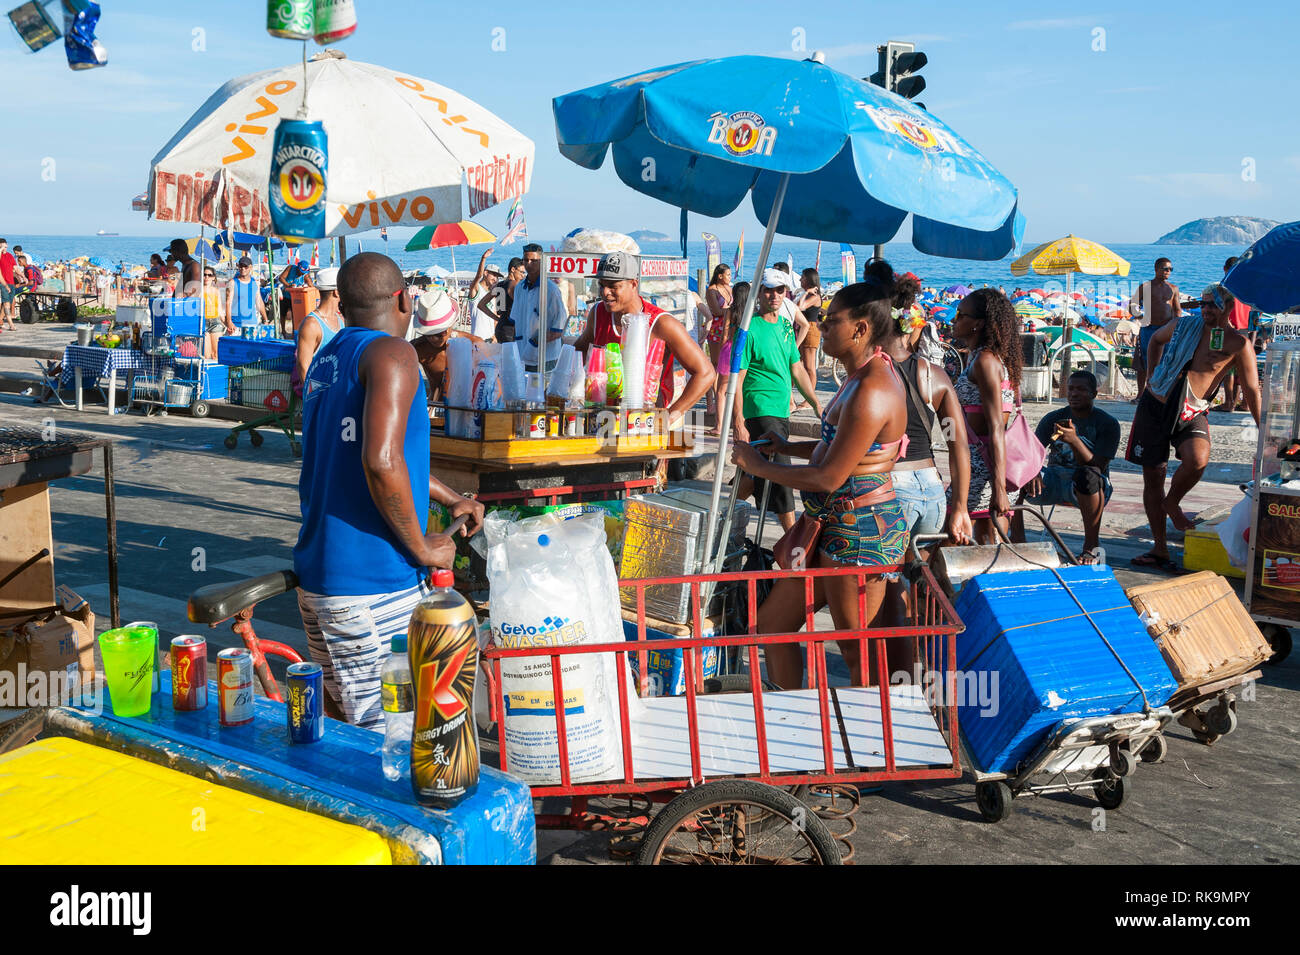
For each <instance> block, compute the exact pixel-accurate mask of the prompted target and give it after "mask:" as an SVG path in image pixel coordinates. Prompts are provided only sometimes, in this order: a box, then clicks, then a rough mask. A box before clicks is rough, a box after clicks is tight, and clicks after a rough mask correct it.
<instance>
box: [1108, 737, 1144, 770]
mask: <svg viewBox="0 0 1300 955" xmlns="http://www.w3.org/2000/svg"><path fill="white" fill-rule="evenodd" d="M1136 769H1137V760H1136V759H1134V758H1133V754H1132V753H1130V752H1129V751H1128V750H1126V749H1120V748H1119V747H1118V746H1115V745H1112V746H1111V748H1110V771H1111V772H1112V773H1114V774H1115V775H1116V776H1132V775H1133V771H1134V770H1136Z"/></svg>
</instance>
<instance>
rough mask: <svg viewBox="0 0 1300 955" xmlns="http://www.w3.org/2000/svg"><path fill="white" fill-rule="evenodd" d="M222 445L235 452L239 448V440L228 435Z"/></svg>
mask: <svg viewBox="0 0 1300 955" xmlns="http://www.w3.org/2000/svg"><path fill="white" fill-rule="evenodd" d="M221 443H222V444H224V445H225V446H226V447H227V448H229V449H230V450H231V451H233V450H235V448H236V447H238V446H239V438H238V437H236V436H235V435H233V434H228V435H226V437H225V438H224V439H223V440H222V442H221Z"/></svg>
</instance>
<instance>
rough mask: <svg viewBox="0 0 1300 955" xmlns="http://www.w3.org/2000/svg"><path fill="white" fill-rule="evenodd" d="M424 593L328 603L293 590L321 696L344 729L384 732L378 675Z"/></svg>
mask: <svg viewBox="0 0 1300 955" xmlns="http://www.w3.org/2000/svg"><path fill="white" fill-rule="evenodd" d="M426 593H428V590H427V589H425V587H424V584H423V583H421V584H419V585H417V586H415V587H412V588H411V589H410V590H403V591H401V592H399V593H393V594H368V595H363V596H350V597H327V596H323V595H321V594H313V593H309V592H307V591H305V590H303V589H302V588H301V587H299V588H298V610H299V612H300V613H301V614H302V626H303V629H304V630H306V631H307V652H308V653H309V654H310V655H311V658H312V660H314V661H315V662H317V663H319V664H320V665H321V669H322V670H324V671H325V672H324V681H323V682H324V684H325V692H326V693H327V694H329V697H330V699H332V700H333V701H334V702H335V704H337V706H338V708H339V710H341V711H342V713H343V716H344V719H346V720H347V721H348V722H349V723H352V724H354V725H356V726H363V727H365V728H366V729H377V730H381V731H382V730H383V728H384V712H383V707H382V706H381V704H380V698H379V671H380V670H381V669H383V666H384V661H385V660H387V659H388V655H389V653H390V652H391V648H392V642H393V637H394V636H395V635H397V634H399V633H406V628H407V625H408V624H409V623H410V622H411V611H412V610H414V609H415V605H416V604H417V603H419V602H420V598H421V597H422V596H424V595H425V594H426Z"/></svg>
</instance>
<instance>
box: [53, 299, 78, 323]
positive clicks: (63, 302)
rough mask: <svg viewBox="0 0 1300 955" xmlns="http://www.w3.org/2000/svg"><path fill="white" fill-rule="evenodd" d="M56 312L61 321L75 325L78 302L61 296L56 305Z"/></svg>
mask: <svg viewBox="0 0 1300 955" xmlns="http://www.w3.org/2000/svg"><path fill="white" fill-rule="evenodd" d="M54 314H55V315H57V316H58V318H59V321H61V322H67V323H68V324H69V325H75V324H76V321H77V304H76V303H75V302H74V301H72V299H70V298H61V299H59V304H58V305H56V306H54Z"/></svg>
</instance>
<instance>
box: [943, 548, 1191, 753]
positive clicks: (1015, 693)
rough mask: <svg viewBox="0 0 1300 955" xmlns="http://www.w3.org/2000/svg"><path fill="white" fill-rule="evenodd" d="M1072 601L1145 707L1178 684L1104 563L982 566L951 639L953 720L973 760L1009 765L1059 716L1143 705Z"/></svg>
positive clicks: (960, 603) (964, 596) (965, 594)
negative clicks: (996, 569) (996, 570)
mask: <svg viewBox="0 0 1300 955" xmlns="http://www.w3.org/2000/svg"><path fill="white" fill-rule="evenodd" d="M1057 574H1059V575H1060V577H1059V579H1058V577H1057ZM1062 581H1064V584H1063V583H1062ZM1067 587H1068V590H1067ZM1071 594H1073V598H1072V597H1071ZM1074 598H1077V600H1078V603H1076V602H1075V599H1074ZM1080 604H1082V606H1083V608H1084V609H1086V610H1087V611H1088V612H1089V614H1090V615H1091V617H1092V619H1093V620H1094V621H1096V624H1097V627H1098V628H1100V630H1101V633H1102V634H1104V635H1105V637H1106V641H1109V643H1110V645H1111V646H1112V647H1114V650H1115V653H1117V654H1118V655H1119V656H1120V658H1122V659H1123V661H1124V665H1125V666H1127V667H1128V669H1129V670H1130V671H1132V673H1133V677H1135V678H1136V679H1137V681H1138V683H1140V684H1141V687H1142V689H1143V690H1145V691H1146V698H1147V702H1148V703H1149V704H1150V705H1151V706H1153V707H1154V706H1161V705H1163V704H1164V703H1166V702H1168V700H1169V698H1170V697H1171V696H1172V695H1173V694H1174V692H1175V691H1176V690H1177V689H1178V683H1177V681H1176V680H1175V679H1174V677H1173V675H1172V674H1171V673H1170V672H1169V667H1168V666H1167V665H1166V664H1165V661H1164V658H1163V657H1162V656H1161V654H1160V650H1159V648H1158V647H1157V646H1156V644H1155V642H1154V641H1153V640H1152V639H1151V637H1150V635H1149V634H1148V633H1147V629H1146V626H1145V625H1144V624H1143V623H1142V621H1141V620H1140V619H1138V615H1137V612H1136V611H1135V610H1134V609H1133V605H1132V604H1131V603H1130V602H1129V600H1128V597H1126V596H1125V594H1124V590H1123V588H1121V587H1120V585H1119V583H1118V582H1117V581H1116V580H1115V575H1114V573H1113V572H1112V571H1111V570H1110V568H1108V567H1105V566H1100V565H1098V566H1092V567H1062V568H1059V569H1058V570H1056V571H1055V572H1053V571H1051V570H1033V571H1024V572H1020V573H1014V574H981V575H979V576H977V577H974V578H972V579H971V580H970V581H968V582H967V583H966V586H965V587H964V588H963V589H962V592H961V594H960V595H959V596H958V598H957V603H956V610H957V615H958V616H959V617H960V618H961V620H962V622H963V623H964V624H965V625H966V629H965V631H964V632H963V633H961V634H959V635H958V637H957V670H958V693H959V698H958V720H959V723H960V725H961V728H962V733H963V735H964V737H965V740H966V745H967V749H968V750H969V751H970V754H971V756H972V757H973V759H974V760H975V763H976V768H978V769H980V770H982V771H984V772H1014V771H1015V769H1016V767H1017V766H1018V765H1019V764H1020V763H1021V762H1022V761H1023V760H1024V759H1025V758H1026V757H1027V756H1029V755H1030V754H1031V753H1032V752H1033V751H1034V749H1035V748H1036V747H1037V746H1038V745H1039V744H1040V743H1041V742H1042V741H1043V740H1044V739H1045V738H1046V737H1047V736H1048V734H1049V733H1051V732H1052V730H1053V728H1054V727H1056V726H1057V725H1058V724H1060V723H1061V721H1062V720H1066V719H1074V718H1084V717H1091V716H1105V715H1109V714H1114V713H1135V712H1141V710H1142V694H1141V693H1140V692H1139V690H1138V687H1137V686H1136V685H1134V681H1133V678H1130V677H1129V675H1128V674H1127V673H1125V672H1124V668H1123V667H1122V666H1121V665H1120V663H1119V660H1117V659H1116V657H1115V653H1112V652H1111V651H1110V650H1109V649H1107V647H1106V642H1103V640H1102V638H1101V636H1100V635H1098V632H1097V629H1096V628H1094V627H1093V624H1092V623H1090V622H1089V619H1088V617H1086V616H1084V614H1083V611H1082V610H1081V609H1080V606H1079V605H1080Z"/></svg>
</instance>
